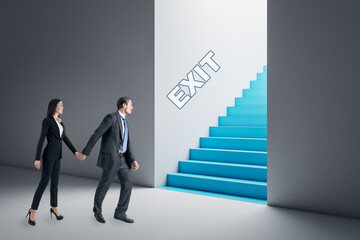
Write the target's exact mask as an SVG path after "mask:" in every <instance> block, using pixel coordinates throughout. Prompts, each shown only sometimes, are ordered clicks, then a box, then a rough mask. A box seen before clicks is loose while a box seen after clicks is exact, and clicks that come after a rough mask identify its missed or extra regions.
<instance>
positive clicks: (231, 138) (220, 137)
mask: <svg viewBox="0 0 360 240" xmlns="http://www.w3.org/2000/svg"><path fill="white" fill-rule="evenodd" d="M200 138H213V139H214V138H216V139H246V140H249V139H250V140H267V138H244V137H200Z"/></svg>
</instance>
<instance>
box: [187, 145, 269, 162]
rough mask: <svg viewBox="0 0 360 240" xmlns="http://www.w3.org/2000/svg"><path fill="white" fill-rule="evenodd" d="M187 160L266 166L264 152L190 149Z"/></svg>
mask: <svg viewBox="0 0 360 240" xmlns="http://www.w3.org/2000/svg"><path fill="white" fill-rule="evenodd" d="M189 158H190V160H196V161H211V162H223V163H237V164H251V165H262V166H266V165H267V152H264V151H244V150H228V149H211V148H193V149H190V152H189Z"/></svg>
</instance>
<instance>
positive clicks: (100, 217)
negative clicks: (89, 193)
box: [94, 213, 105, 223]
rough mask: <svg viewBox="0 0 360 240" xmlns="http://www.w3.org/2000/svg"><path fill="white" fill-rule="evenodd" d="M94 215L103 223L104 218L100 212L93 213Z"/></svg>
mask: <svg viewBox="0 0 360 240" xmlns="http://www.w3.org/2000/svg"><path fill="white" fill-rule="evenodd" d="M94 216H95V218H96V220H97V221H98V222H99V223H105V219H104V217H103V215H102V214H101V213H94Z"/></svg>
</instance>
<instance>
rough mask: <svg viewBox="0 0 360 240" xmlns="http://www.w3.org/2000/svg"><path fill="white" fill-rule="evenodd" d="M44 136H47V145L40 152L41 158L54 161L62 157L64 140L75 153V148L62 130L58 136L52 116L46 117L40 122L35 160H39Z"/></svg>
mask: <svg viewBox="0 0 360 240" xmlns="http://www.w3.org/2000/svg"><path fill="white" fill-rule="evenodd" d="M45 136H46V138H47V145H46V147H45V149H44V152H43V154H42V159H43V160H51V161H54V160H58V159H60V158H62V141H64V142H65V144H66V145H67V146H68V148H69V149H70V150H71V151H72V152H73V153H74V154H75V152H76V149H75V147H74V146H73V145H72V144H71V142H70V139H69V138H68V137H67V136H66V135H65V134H64V131H63V133H62V136H60V131H59V127H58V125H57V123H56V120H55V119H54V117H46V118H44V120H43V122H42V127H41V134H40V138H39V142H38V145H37V148H36V156H35V160H40V154H41V149H42V147H43V144H44V140H45Z"/></svg>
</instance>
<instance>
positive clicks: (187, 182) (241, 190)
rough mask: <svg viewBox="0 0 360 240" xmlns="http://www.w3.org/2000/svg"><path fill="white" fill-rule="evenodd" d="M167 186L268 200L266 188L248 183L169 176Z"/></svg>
mask: <svg viewBox="0 0 360 240" xmlns="http://www.w3.org/2000/svg"><path fill="white" fill-rule="evenodd" d="M167 185H168V186H172V187H181V188H189V189H194V190H200V191H208V192H215V193H222V194H230V195H237V196H243V197H250V198H258V199H266V198H267V190H266V186H259V185H253V184H246V183H235V182H228V181H221V180H213V179H202V178H195V177H188V176H187V177H184V176H176V175H172V174H168V175H167Z"/></svg>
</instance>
